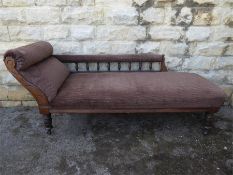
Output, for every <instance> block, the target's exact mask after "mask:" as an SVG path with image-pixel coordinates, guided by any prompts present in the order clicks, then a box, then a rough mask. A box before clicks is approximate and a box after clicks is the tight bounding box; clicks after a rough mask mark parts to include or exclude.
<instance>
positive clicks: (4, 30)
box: [0, 26, 10, 41]
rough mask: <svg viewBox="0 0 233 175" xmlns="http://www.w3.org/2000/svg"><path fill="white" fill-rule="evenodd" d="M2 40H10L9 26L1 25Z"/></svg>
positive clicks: (0, 36)
mask: <svg viewBox="0 0 233 175" xmlns="http://www.w3.org/2000/svg"><path fill="white" fill-rule="evenodd" d="M0 41H10V38H9V35H8V30H7V26H0Z"/></svg>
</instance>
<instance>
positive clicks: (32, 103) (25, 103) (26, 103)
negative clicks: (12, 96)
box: [22, 101, 38, 107]
mask: <svg viewBox="0 0 233 175" xmlns="http://www.w3.org/2000/svg"><path fill="white" fill-rule="evenodd" d="M22 106H26V107H37V106H38V104H37V102H36V101H22Z"/></svg>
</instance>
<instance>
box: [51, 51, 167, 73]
mask: <svg viewBox="0 0 233 175" xmlns="http://www.w3.org/2000/svg"><path fill="white" fill-rule="evenodd" d="M55 57H56V58H58V59H59V60H60V61H62V62H64V63H74V64H75V71H74V70H73V72H164V71H167V68H166V66H165V63H164V56H163V57H161V56H160V57H157V56H155V55H151V54H146V55H143V56H141V55H117V56H113V55H75V56H73V55H55ZM142 58H143V59H142Z"/></svg>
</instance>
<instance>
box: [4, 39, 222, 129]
mask: <svg viewBox="0 0 233 175" xmlns="http://www.w3.org/2000/svg"><path fill="white" fill-rule="evenodd" d="M4 62H5V65H6V67H7V69H8V70H9V72H10V73H11V74H12V75H13V76H14V77H15V78H16V79H17V80H18V81H19V82H20V83H21V84H22V85H23V86H24V87H25V88H26V89H27V90H28V91H29V92H30V93H31V94H32V96H33V97H34V98H35V100H36V101H37V103H38V108H39V111H40V113H41V114H42V115H43V116H44V124H45V128H46V129H47V133H48V134H51V129H52V128H53V126H52V118H51V114H54V113H156V112H203V113H205V116H206V117H205V122H204V127H203V133H204V134H208V132H209V130H210V129H211V119H212V118H213V114H214V113H215V112H217V111H218V110H219V109H220V107H221V105H223V103H224V100H225V94H224V92H223V91H222V90H221V89H220V88H219V87H217V86H216V85H215V84H213V83H211V82H210V81H208V80H206V79H204V78H202V77H201V76H199V75H197V74H193V73H184V72H169V71H168V70H167V68H166V65H165V58H164V55H155V54H139V55H53V47H52V46H51V44H50V43H48V42H45V41H39V42H36V43H33V44H30V45H27V46H23V47H19V48H16V49H11V50H8V51H7V52H6V53H5V55H4ZM64 63H75V65H76V71H75V72H74V71H70V70H69V69H68V68H67V64H64ZM122 63H127V64H126V65H127V66H128V69H127V70H122ZM145 63H146V64H147V65H148V66H147V68H148V70H144V68H143V65H144V64H145ZM154 63H157V64H159V65H160V67H159V70H155V69H153V64H154ZM81 64H82V66H83V65H85V69H81V68H80V67H81V66H80V65H81ZM91 64H92V65H93V64H94V65H96V69H95V70H94V71H93V70H91V67H90V65H91ZM113 64H115V65H117V66H115V70H112V65H113ZM101 65H106V69H104V70H103V69H101ZM133 65H134V66H133ZM135 65H137V66H136V68H135Z"/></svg>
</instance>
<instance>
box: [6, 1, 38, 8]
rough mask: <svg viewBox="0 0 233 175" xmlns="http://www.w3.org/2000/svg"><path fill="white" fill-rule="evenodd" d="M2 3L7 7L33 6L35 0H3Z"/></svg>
mask: <svg viewBox="0 0 233 175" xmlns="http://www.w3.org/2000/svg"><path fill="white" fill-rule="evenodd" d="M2 4H3V6H7V7H14V6H15V7H19V6H32V5H34V0H2Z"/></svg>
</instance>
